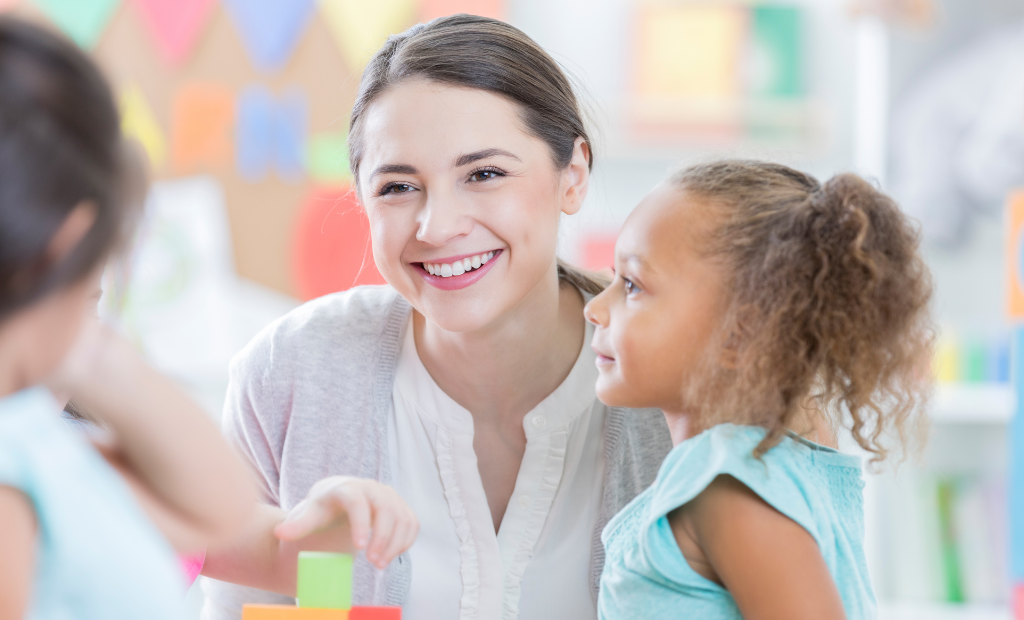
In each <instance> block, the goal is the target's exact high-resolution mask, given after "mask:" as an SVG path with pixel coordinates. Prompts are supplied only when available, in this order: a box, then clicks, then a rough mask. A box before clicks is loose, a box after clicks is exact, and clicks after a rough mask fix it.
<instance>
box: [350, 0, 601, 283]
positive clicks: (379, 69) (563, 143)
mask: <svg viewBox="0 0 1024 620" xmlns="http://www.w3.org/2000/svg"><path fill="white" fill-rule="evenodd" d="M411 78H422V79H427V80H430V81H432V82H437V83H439V84H445V85H449V86H457V87H464V88H474V89H479V90H484V91H487V92H491V93H494V94H497V95H500V96H502V97H505V98H507V99H509V100H511V101H513V102H515V103H517V104H519V107H520V110H521V112H522V120H523V125H524V126H525V127H526V130H527V131H528V132H529V133H530V134H532V135H534V136H536V137H537V138H539V139H541V140H543V141H544V142H545V143H546V144H547V145H548V148H550V149H551V155H552V158H553V159H554V162H555V165H556V166H557V167H558V168H559V169H564V168H566V167H567V166H568V165H569V162H570V161H571V160H572V154H573V149H574V148H575V143H576V139H577V138H583V141H584V142H585V143H586V144H587V146H588V148H589V150H590V159H589V161H588V164H589V166H590V167H591V168H593V166H594V155H593V153H594V150H593V148H592V147H591V141H590V137H589V135H588V133H587V127H586V123H585V122H584V120H583V114H582V113H581V112H580V106H579V102H578V100H577V97H576V93H575V92H574V91H573V87H572V84H571V83H570V82H569V79H568V78H567V77H566V75H565V73H564V72H563V71H562V70H561V69H560V68H559V66H558V64H557V63H556V62H555V61H554V60H553V59H552V58H551V56H549V55H548V53H547V52H545V51H544V50H543V49H542V48H541V47H540V46H539V45H537V43H536V42H534V41H533V39H531V38H530V37H528V36H526V34H525V33H523V32H522V31H521V30H519V29H517V28H515V27H513V26H510V25H509V24H506V23H505V22H502V21H498V20H496V19H491V18H488V17H478V16H475V15H452V16H449V17H441V18H438V19H435V20H434V21H432V22H430V23H427V24H418V25H416V26H413V27H412V28H410V29H408V30H406V31H405V32H403V33H401V34H398V35H394V36H392V37H390V38H389V39H388V41H387V43H385V44H384V46H383V47H382V48H381V49H380V50H379V51H378V52H377V53H376V54H375V55H374V57H373V58H372V59H371V60H370V62H369V64H368V65H367V66H366V70H365V71H364V72H363V78H362V81H361V82H360V84H359V94H358V95H357V96H356V102H355V105H354V106H353V107H352V117H351V120H350V122H349V138H348V148H349V162H350V166H351V168H352V176H353V177H354V178H355V179H356V180H357V181H356V182H357V183H358V179H359V164H360V162H361V160H362V157H363V150H364V145H363V136H362V119H363V116H364V114H365V112H366V109H367V108H368V107H369V105H370V104H371V103H373V101H374V100H375V99H376V98H377V97H378V96H380V95H381V93H383V92H384V91H385V90H387V89H388V88H390V87H392V86H394V85H396V84H399V83H401V82H402V81H404V80H408V79H411ZM558 275H559V277H560V278H561V279H562V280H563V281H565V282H569V283H571V284H573V285H574V286H576V287H577V288H579V289H580V290H582V291H585V292H587V293H590V294H592V295H593V294H597V293H600V292H601V291H602V290H604V287H605V285H606V284H607V283H606V282H601V281H600V280H599V279H598V278H596V277H594V276H592V275H590V274H587V273H585V272H583V271H580V270H578V269H575V268H573V267H570V266H569V265H567V264H565V263H563V262H562V261H561V260H559V261H558Z"/></svg>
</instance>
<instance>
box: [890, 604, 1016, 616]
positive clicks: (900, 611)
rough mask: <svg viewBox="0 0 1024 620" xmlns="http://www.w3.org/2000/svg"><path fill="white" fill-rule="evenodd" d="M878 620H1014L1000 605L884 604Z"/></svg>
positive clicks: (1007, 610)
mask: <svg viewBox="0 0 1024 620" xmlns="http://www.w3.org/2000/svg"><path fill="white" fill-rule="evenodd" d="M878 620H1013V617H1012V615H1011V614H1010V610H1009V609H1007V608H1006V607H1002V606H999V605H966V604H965V605H953V604H941V603H934V604H924V603H917V604H912V603H900V604H893V603H882V604H880V605H879V606H878Z"/></svg>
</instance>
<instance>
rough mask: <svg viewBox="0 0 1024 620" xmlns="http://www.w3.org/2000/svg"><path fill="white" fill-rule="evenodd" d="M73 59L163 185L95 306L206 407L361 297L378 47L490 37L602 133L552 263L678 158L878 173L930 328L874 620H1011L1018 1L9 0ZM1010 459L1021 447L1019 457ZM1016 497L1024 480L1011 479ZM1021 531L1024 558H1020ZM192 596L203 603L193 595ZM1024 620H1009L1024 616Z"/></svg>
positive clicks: (874, 504)
mask: <svg viewBox="0 0 1024 620" xmlns="http://www.w3.org/2000/svg"><path fill="white" fill-rule="evenodd" d="M0 7H2V9H3V10H9V11H13V12H15V13H17V14H21V15H25V16H29V17H31V18H32V19H37V20H40V21H43V22H47V23H50V24H52V25H54V26H55V27H57V28H59V29H61V30H63V31H64V32H65V33H67V34H68V35H69V36H70V37H72V38H73V39H74V40H75V41H76V42H78V43H79V44H80V45H81V46H82V47H83V48H85V49H87V50H89V51H90V53H91V54H92V55H93V56H94V58H96V59H97V60H98V61H99V63H100V64H101V65H102V66H103V68H104V69H105V71H106V72H107V75H108V76H109V78H110V79H111V81H112V82H113V84H114V85H115V89H116V93H117V96H118V98H119V102H120V106H121V108H122V112H123V123H124V129H125V131H126V133H127V134H129V135H131V136H133V137H134V138H136V139H137V140H138V141H139V143H140V144H141V145H142V147H143V148H144V150H145V152H146V153H147V155H148V158H149V162H150V167H151V170H152V178H153V181H154V182H153V185H152V189H151V192H150V195H149V198H148V201H147V205H146V213H145V217H144V221H143V224H142V227H141V229H140V231H139V233H138V239H137V241H136V243H135V245H134V247H133V249H132V251H131V253H130V254H129V255H128V256H127V257H126V258H125V259H123V260H122V261H120V262H119V263H118V264H117V265H116V266H115V267H113V268H111V269H110V270H109V273H108V274H107V276H106V278H105V282H106V284H105V286H106V295H105V297H104V301H103V306H104V313H105V314H107V315H109V316H112V317H115V319H116V320H117V321H118V322H119V323H120V325H121V326H122V327H123V329H124V330H125V331H126V332H127V333H128V334H130V335H131V337H132V338H133V339H134V340H135V341H136V342H137V343H138V345H139V347H140V348H141V349H142V350H143V351H144V352H145V353H146V354H147V356H148V357H149V359H151V360H152V362H153V363H154V364H155V365H156V366H157V367H159V368H160V369H162V370H163V371H165V372H167V373H169V374H171V375H172V376H174V377H175V378H177V379H178V380H179V381H180V382H181V383H182V384H183V385H184V386H186V387H187V388H188V389H189V390H190V391H191V392H192V393H193V394H194V395H195V396H196V397H197V398H198V399H199V400H200V401H201V402H202V403H204V405H205V406H206V407H207V409H208V410H209V411H210V414H211V415H212V416H214V417H216V416H218V415H219V411H220V407H221V405H222V403H223V395H224V389H225V386H226V382H227V364H228V360H229V359H230V358H231V356H232V355H233V354H234V353H235V352H236V351H238V350H239V349H240V348H241V347H242V346H244V344H245V343H246V342H247V341H248V339H249V338H251V337H252V336H253V335H254V334H255V333H256V332H257V331H258V330H259V329H260V328H261V327H263V326H264V325H265V324H267V323H268V322H270V321H272V320H273V319H275V318H276V317H278V316H280V315H281V314H283V313H285V312H287V311H288V310H289V309H291V308H293V307H294V306H296V305H297V304H299V303H301V301H303V300H307V299H311V298H313V297H316V296H319V295H322V294H326V293H329V292H332V291H337V290H343V289H346V288H349V287H351V286H353V285H355V284H363V283H377V282H380V281H381V279H380V276H379V274H378V273H377V271H376V269H375V267H374V265H373V260H372V257H371V255H370V251H369V242H368V238H367V225H366V221H365V218H364V217H363V216H362V214H361V213H360V211H359V208H358V205H357V204H356V202H355V199H354V196H353V194H352V192H351V185H350V178H349V174H348V163H347V161H346V147H345V140H346V129H347V126H348V111H349V109H350V107H351V105H352V102H353V100H354V96H355V92H356V89H357V86H358V82H359V76H360V73H361V70H362V67H363V66H364V64H365V63H366V61H367V60H368V58H369V57H370V55H371V54H372V53H373V52H374V50H375V49H376V48H377V47H378V46H379V45H380V44H381V43H382V42H383V40H384V38H386V36H387V35H388V34H389V33H395V32H400V31H402V30H404V29H405V28H407V27H409V26H411V25H412V24H415V23H417V22H420V21H426V20H429V19H432V18H434V17H437V16H440V15H445V14H450V13H454V12H470V13H477V14H482V15H489V16H494V17H498V18H501V19H505V20H507V21H509V22H511V23H512V24H514V25H516V26H518V27H519V28H521V29H523V30H524V31H525V32H526V33H527V34H529V35H530V36H532V37H533V38H534V39H536V40H537V41H538V42H539V43H540V44H541V45H542V46H544V47H545V48H546V49H547V50H549V51H550V52H551V54H552V55H553V56H554V57H555V58H556V59H557V60H558V61H559V62H561V63H562V64H563V65H564V67H565V68H566V69H567V70H568V71H569V72H570V73H571V74H572V75H573V76H574V78H575V80H576V81H577V82H578V84H579V85H580V88H581V92H583V93H584V97H585V99H586V105H587V107H588V109H589V112H590V116H591V118H592V121H593V126H594V128H595V132H594V136H595V138H596V139H595V142H596V145H595V146H596V161H597V164H596V166H595V171H594V177H593V182H592V185H591V188H592V189H591V193H590V195H589V197H588V199H587V204H586V206H585V208H584V210H583V212H582V213H581V214H580V215H577V216H575V217H573V218H570V219H566V220H565V222H564V224H563V230H562V248H561V252H562V255H563V256H564V257H565V258H567V259H569V260H570V261H572V262H575V263H577V264H580V265H582V266H585V267H591V268H602V267H606V266H608V265H609V264H610V257H611V247H612V245H613V244H614V240H615V234H616V231H617V230H618V228H619V226H620V225H621V223H622V221H623V220H624V218H625V217H626V215H627V214H628V213H629V211H630V209H631V208H632V207H633V206H634V205H635V204H636V203H637V202H638V201H639V199H640V198H641V197H642V196H643V195H644V194H645V193H646V192H647V191H648V190H649V189H650V188H651V187H652V186H653V185H654V184H655V183H656V182H658V181H660V180H661V179H662V178H663V177H664V176H665V174H666V173H667V172H668V171H669V170H670V169H671V168H672V167H675V166H678V165H680V164H685V163H692V162H697V161H706V160H711V159H715V158H719V157H724V156H729V157H735V156H753V157H763V158H771V159H774V160H778V161H781V162H784V163H787V164H790V165H793V166H796V167H799V168H801V169H805V170H808V171H809V172H812V173H814V174H816V175H818V176H819V177H820V178H827V177H828V176H830V175H832V174H834V173H836V172H842V171H851V170H852V171H856V172H859V173H861V174H865V175H868V176H870V177H873V178H874V179H876V180H877V182H878V183H879V184H880V185H881V186H882V187H883V188H884V189H885V190H887V191H890V192H892V193H893V194H894V195H895V196H896V197H897V198H898V199H899V201H900V202H901V204H902V206H903V207H904V208H905V209H906V210H907V211H908V212H910V213H911V214H913V215H914V216H915V217H916V218H918V219H919V220H920V221H921V224H922V230H923V233H924V237H925V244H926V254H927V258H928V261H929V264H930V266H931V268H932V270H933V273H934V277H935V284H936V300H935V309H936V313H937V317H938V320H939V322H940V324H941V327H942V334H941V342H940V346H939V349H938V352H937V357H936V363H935V365H934V366H935V372H936V373H937V377H938V379H939V384H938V388H937V390H936V393H935V396H934V398H933V400H932V402H931V404H930V405H929V409H928V415H929V416H930V418H931V421H932V428H931V435H930V440H931V441H930V443H929V446H928V448H927V449H926V450H925V452H924V454H923V455H922V456H921V457H920V458H918V459H916V460H911V461H909V462H907V463H906V464H904V465H903V466H902V467H900V468H899V469H898V470H897V471H896V472H893V471H892V470H891V469H886V470H884V471H882V472H880V473H878V474H874V475H871V476H869V480H868V486H867V489H866V509H867V537H868V543H869V553H870V557H869V562H870V564H871V567H872V571H873V577H874V579H875V584H876V590H877V594H878V597H879V600H880V603H881V609H882V612H881V617H882V618H883V619H885V620H897V619H899V620H911V619H922V620H923V619H928V620H941V619H950V620H952V619H957V620H968V619H971V620H982V619H992V620H995V619H997V618H999V619H1005V618H1011V617H1013V612H1012V610H1011V606H1012V605H1011V601H1012V600H1013V596H1012V587H1011V583H1012V582H1014V581H1015V580H1014V579H1011V574H1013V575H1016V576H1017V577H1018V578H1019V577H1024V553H1021V552H1020V551H1021V550H1020V549H1019V547H1020V543H1019V542H1018V541H1020V540H1021V537H1020V536H1016V535H1015V536H1011V535H1010V529H1011V526H1010V524H1011V523H1015V522H1022V521H1024V520H1022V519H1011V518H1010V516H1009V515H1010V514H1011V512H1013V514H1014V515H1020V516H1024V515H1021V511H1020V510H1018V508H1017V507H1018V506H1021V507H1024V497H1022V498H1020V499H1018V498H1017V497H1016V496H1014V495H1012V494H1010V493H1009V491H1008V489H1010V488H1012V487H1011V485H1008V482H1007V481H1008V478H1009V477H1010V476H1011V475H1012V474H1011V473H1010V472H1011V470H1013V471H1017V470H1018V468H1017V467H1015V466H1014V465H1013V463H1014V462H1015V459H1014V458H1012V455H1013V454H1016V453H1017V452H1024V441H1015V437H1016V435H1017V434H1018V431H1017V430H1016V428H1017V427H1016V422H1015V421H1014V420H1015V416H1014V413H1015V410H1016V407H1017V405H1016V402H1017V401H1016V398H1015V395H1014V390H1013V388H1012V383H1013V382H1012V381H1011V369H1016V368H1017V365H1015V364H1012V363H1011V346H1010V344H1011V340H1012V339H1013V334H1014V333H1015V332H1014V331H1013V330H1014V326H1015V323H1014V319H1013V318H1011V317H1021V316H1024V292H1022V290H1021V289H1022V285H1021V278H1020V274H1019V271H1020V268H1019V266H1020V264H1021V263H1022V261H1024V253H1022V252H1021V247H1020V239H1019V229H1020V227H1021V225H1022V224H1024V195H1018V194H1015V191H1016V190H1019V189H1024V3H1021V2H1020V1H1019V0H860V1H856V2H854V1H851V0H790V1H788V2H775V1H768V0H765V1H757V0H746V1H738V0H717V1H716V0H704V1H697V0H476V1H473V0H372V1H369V0H20V1H19V0H0ZM1013 443H1017V444H1018V445H1020V446H1021V447H1022V448H1021V450H1019V451H1017V452H1014V451H1013V450H1012V448H1011V444H1013ZM1016 486H1018V487H1020V486H1021V484H1019V483H1018V485H1016ZM1011 540H1012V541H1014V542H1015V544H1016V546H1017V547H1018V549H1014V545H1011ZM189 597H190V600H191V601H192V602H194V603H196V604H197V605H198V601H199V597H201V593H200V592H199V588H198V587H194V588H193V589H192V591H191V592H190V594H189ZM1017 613H1018V615H1017V616H1016V617H1017V618H1024V609H1020V610H1018V612H1017Z"/></svg>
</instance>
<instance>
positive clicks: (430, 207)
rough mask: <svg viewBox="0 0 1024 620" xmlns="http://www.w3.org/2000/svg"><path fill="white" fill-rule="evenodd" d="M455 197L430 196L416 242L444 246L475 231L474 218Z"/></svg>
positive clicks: (424, 208) (421, 215) (422, 214)
mask: <svg viewBox="0 0 1024 620" xmlns="http://www.w3.org/2000/svg"><path fill="white" fill-rule="evenodd" d="M466 211H467V210H466V209H465V208H464V206H463V205H461V204H460V203H459V201H458V200H457V199H455V197H454V196H447V197H446V196H438V195H436V194H435V195H433V196H431V195H428V196H427V200H426V203H425V204H424V205H423V208H422V210H421V211H420V216H419V218H418V219H419V228H418V229H417V230H416V240H417V241H422V242H424V243H428V244H430V245H433V246H437V247H440V246H443V245H445V244H446V243H448V242H449V241H451V240H452V239H454V238H456V237H458V236H460V235H468V234H469V233H470V232H472V230H473V218H471V217H469V215H468V214H467V212H466Z"/></svg>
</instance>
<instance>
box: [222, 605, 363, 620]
mask: <svg viewBox="0 0 1024 620" xmlns="http://www.w3.org/2000/svg"><path fill="white" fill-rule="evenodd" d="M348 618H349V615H348V610H347V609H316V608H312V607H295V606H292V605H245V606H244V607H242V620H348Z"/></svg>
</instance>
